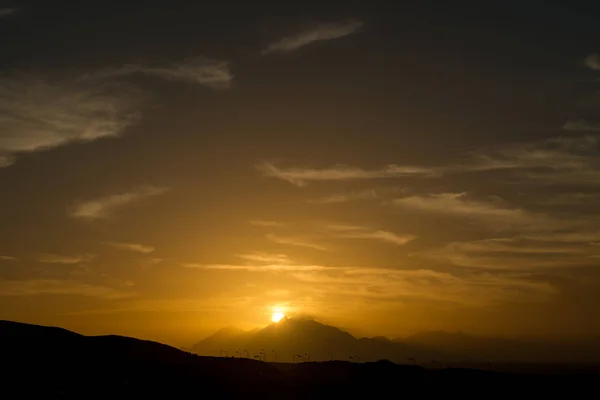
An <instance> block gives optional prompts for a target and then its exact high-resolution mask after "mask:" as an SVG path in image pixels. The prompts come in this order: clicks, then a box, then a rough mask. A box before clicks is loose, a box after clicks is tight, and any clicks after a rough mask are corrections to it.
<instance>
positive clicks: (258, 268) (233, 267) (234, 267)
mask: <svg viewBox="0 0 600 400" xmlns="http://www.w3.org/2000/svg"><path fill="white" fill-rule="evenodd" d="M183 266H184V267H186V268H198V269H220V270H229V271H252V272H285V271H288V272H290V271H315V270H321V269H323V268H324V267H322V266H320V265H288V264H282V265H280V264H264V265H243V264H241V265H238V264H194V263H188V264H183Z"/></svg>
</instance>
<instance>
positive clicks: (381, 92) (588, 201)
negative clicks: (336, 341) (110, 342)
mask: <svg viewBox="0 0 600 400" xmlns="http://www.w3.org/2000/svg"><path fill="white" fill-rule="evenodd" d="M59 3H60V2H59ZM423 3H427V2H423ZM433 3H434V2H431V4H433ZM540 3H543V2H540ZM486 7H490V8H486ZM494 7H496V8H498V9H495V8H494ZM8 10H9V9H8V8H6V9H5V11H1V10H0V47H2V48H3V49H6V50H3V53H4V54H5V55H6V57H5V56H3V57H2V61H1V62H0V318H1V319H10V320H17V321H23V322H30V323H39V324H50V325H60V326H63V327H65V328H69V329H73V330H76V331H78V332H81V333H88V334H100V333H118V334H124V335H131V336H138V337H143V338H150V339H156V340H160V341H164V342H167V343H172V344H177V345H188V344H190V343H193V342H195V341H197V340H199V339H201V338H202V337H204V336H206V335H208V334H210V333H212V332H213V331H215V330H217V329H219V328H222V327H223V326H228V325H234V326H237V327H240V328H247V329H250V328H255V327H259V326H264V325H267V324H268V323H271V317H272V314H273V312H276V311H277V312H283V313H284V314H286V315H288V316H304V315H309V316H312V317H314V318H316V319H317V320H319V321H322V322H324V323H329V324H332V325H336V326H340V327H342V328H344V329H347V330H349V331H350V332H352V333H354V334H356V335H367V336H375V335H387V336H390V337H398V336H402V335H406V334H410V333H415V332H419V331H423V330H438V329H440V330H451V331H454V330H462V331H466V332H470V333H474V334H480V335H494V336H518V335H527V336H541V337H557V336H559V337H563V336H568V337H576V336H589V335H596V334H598V333H600V322H599V321H600V320H598V319H597V318H593V317H592V315H594V313H595V310H597V307H599V306H600V295H599V293H600V270H599V269H598V268H599V267H600V207H599V206H598V204H600V202H599V201H598V200H599V199H600V157H599V153H598V140H599V138H600V113H599V111H600V101H599V97H598V92H597V90H598V87H597V82H598V79H599V78H600V61H599V60H600V56H598V52H600V48H598V47H597V42H594V38H597V37H599V36H598V34H600V31H599V30H598V28H597V24H591V23H589V22H590V21H591V20H590V18H591V16H593V15H594V14H593V12H594V10H584V9H577V8H574V7H569V6H560V5H557V4H553V5H551V4H545V3H544V5H540V7H539V8H536V7H533V6H531V5H524V4H522V3H520V2H510V1H509V2H507V3H506V4H505V7H500V6H490V5H487V6H485V5H481V6H478V7H474V8H469V9H468V12H463V11H464V10H463V11H461V8H460V7H456V8H455V9H451V8H448V6H447V5H446V6H444V5H441V4H436V5H435V7H434V6H431V7H426V6H424V5H414V6H406V9H405V11H404V12H403V13H402V14H401V15H398V14H397V13H390V12H388V10H386V9H385V7H383V8H378V7H375V5H372V4H369V3H368V2H362V1H356V2H348V4H346V5H344V6H333V5H331V6H327V7H321V8H315V7H313V6H311V5H309V4H303V3H302V4H301V3H294V2H282V4H280V5H278V6H274V7H266V6H250V5H248V6H239V5H237V6H235V7H234V6H232V5H229V6H226V5H220V6H216V5H213V6H206V5H204V6H201V5H198V4H197V3H193V2H190V3H189V4H188V5H187V6H185V7H184V6H181V7H180V6H175V5H173V6H172V7H167V8H165V9H157V8H154V7H151V6H147V7H145V6H144V7H142V8H139V7H137V6H136V7H134V6H133V5H125V6H123V5H121V3H119V4H117V3H116V2H115V4H112V3H111V2H107V4H105V5H103V6H102V7H99V8H98V9H96V10H94V13H93V14H90V11H89V10H87V9H86V8H85V7H83V6H73V5H67V4H66V3H65V4H64V5H60V4H59V5H58V6H53V7H51V8H50V7H49V6H48V5H43V4H42V3H40V4H38V5H35V4H34V3H32V4H31V5H29V6H27V7H25V6H23V7H19V6H15V7H14V8H10V11H8ZM534 11H535V12H534ZM596 11H597V10H596ZM492 15H493V16H494V18H493V19H491V18H492V17H491V16H492ZM53 21H54V22H53ZM56 21H62V22H61V28H60V29H59V28H58V27H57V26H56ZM546 24H551V25H552V26H553V30H552V32H555V33H556V35H560V40H557V39H556V37H555V36H553V35H551V34H550V33H548V34H544V33H541V32H546V31H545V30H544V29H545V28H544V27H545V26H546ZM26 32H29V33H28V34H25V33H26ZM99 32H100V33H101V34H100V33H99ZM594 46H596V47H594Z"/></svg>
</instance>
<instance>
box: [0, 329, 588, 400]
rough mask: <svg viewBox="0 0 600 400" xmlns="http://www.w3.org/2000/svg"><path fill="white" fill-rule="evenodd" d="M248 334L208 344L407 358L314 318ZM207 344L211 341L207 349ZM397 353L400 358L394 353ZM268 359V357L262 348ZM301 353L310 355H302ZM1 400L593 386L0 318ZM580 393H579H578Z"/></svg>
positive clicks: (219, 336) (582, 378)
mask: <svg viewBox="0 0 600 400" xmlns="http://www.w3.org/2000/svg"><path fill="white" fill-rule="evenodd" d="M282 322H283V323H280V324H273V325H270V326H268V327H266V328H263V329H259V330H255V331H252V332H244V331H240V330H237V329H235V328H226V329H223V330H221V331H219V332H217V333H216V334H215V335H212V336H211V337H210V338H207V339H206V340H205V341H203V342H201V343H204V345H206V346H208V345H219V344H221V343H222V342H231V341H239V343H244V344H253V345H256V346H263V347H264V348H265V350H266V349H267V348H269V347H268V346H266V344H269V342H268V341H269V340H271V341H272V342H270V344H274V345H280V346H282V348H285V345H288V346H290V350H292V349H293V350H294V351H295V350H296V349H297V348H298V347H301V348H308V349H312V350H313V352H314V353H315V354H318V352H319V350H320V349H323V348H327V349H329V348H331V347H335V348H338V347H336V343H338V342H341V343H342V346H340V347H339V348H341V349H343V350H352V351H355V352H357V354H358V352H360V351H362V352H363V353H361V354H363V356H364V357H365V358H366V357H367V356H368V355H371V356H372V357H376V356H377V354H379V353H378V352H380V351H382V352H383V351H389V352H391V353H390V354H398V355H400V354H401V355H402V356H404V355H405V354H404V352H406V351H413V349H412V348H411V347H409V346H406V345H403V344H398V343H392V342H391V341H389V340H387V339H385V338H381V337H378V338H371V339H369V338H362V339H356V338H354V337H353V336H352V335H350V334H348V333H347V332H344V331H343V330H340V329H338V328H335V327H331V326H327V325H323V324H320V323H318V322H316V321H307V320H286V321H282ZM211 343H212V344H211ZM340 351H341V350H340ZM394 351H396V352H397V353H393V352H394ZM264 353H265V354H268V353H267V352H266V351H265V352H264ZM305 354H307V353H305ZM0 363H1V365H2V375H0V376H1V377H2V379H1V380H0V394H1V395H2V396H3V398H28V397H33V398H56V397H60V398H69V399H80V398H85V399H96V398H98V399H105V398H139V397H148V398H150V397H152V398H155V397H159V398H187V397H207V396H208V397H219V398H251V399H254V398H261V399H281V398H286V399H307V398H310V399H313V398H315V399H327V398H362V397H365V398H366V397H382V398H383V397H389V396H390V394H396V395H398V393H401V394H402V395H404V396H414V397H417V396H419V397H425V398H431V397H432V396H433V395H436V396H441V395H444V396H448V395H453V394H457V395H460V396H463V397H464V396H465V395H471V394H473V395H475V394H477V395H478V396H480V395H481V394H482V393H485V392H486V390H489V388H493V390H494V394H495V395H500V394H503V395H506V396H508V395H511V394H512V395H514V393H519V394H520V395H523V394H524V393H526V392H527V393H531V394H535V395H538V396H539V395H540V394H542V393H553V394H556V393H558V391H562V393H568V394H569V395H570V396H571V397H583V394H584V393H588V392H591V390H592V389H595V387H596V385H597V383H596V382H597V381H598V376H599V371H598V369H593V368H592V369H590V368H588V369H587V370H582V371H578V372H577V373H576V374H573V373H570V374H558V375H557V374H554V375H547V374H539V373H528V374H522V373H521V374H515V373H497V372H492V371H483V370H476V369H467V368H442V367H441V366H440V365H438V366H436V367H435V368H423V367H421V366H416V365H400V364H395V363H393V362H391V361H389V360H379V361H376V362H366V363H365V362H360V363H358V362H348V361H325V362H299V363H294V364H292V363H281V362H278V363H270V362H262V361H258V360H252V359H248V358H243V357H202V356H198V355H195V354H191V353H188V352H185V351H181V350H178V349H176V348H174V347H171V346H168V345H164V344H161V343H157V342H152V341H146V340H140V339H135V338H130V337H124V336H116V335H108V336H85V335H80V334H78V333H75V332H71V331H68V330H65V329H61V328H57V327H43V326H37V325H30V324H23V323H18V322H11V321H0ZM579 393H581V395H578V394H579Z"/></svg>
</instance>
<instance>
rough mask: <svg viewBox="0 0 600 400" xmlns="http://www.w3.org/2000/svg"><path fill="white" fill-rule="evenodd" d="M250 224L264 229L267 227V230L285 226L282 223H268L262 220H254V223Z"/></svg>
mask: <svg viewBox="0 0 600 400" xmlns="http://www.w3.org/2000/svg"><path fill="white" fill-rule="evenodd" d="M250 223H251V224H252V225H255V226H262V227H265V228H279V227H282V226H284V224H283V223H281V222H277V221H267V220H261V219H255V220H252V221H250Z"/></svg>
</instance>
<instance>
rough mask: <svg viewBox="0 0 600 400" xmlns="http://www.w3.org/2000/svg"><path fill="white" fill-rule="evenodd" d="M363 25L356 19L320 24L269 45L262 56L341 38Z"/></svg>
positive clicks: (358, 29) (356, 30)
mask: <svg viewBox="0 0 600 400" xmlns="http://www.w3.org/2000/svg"><path fill="white" fill-rule="evenodd" d="M363 26H364V23H363V22H362V21H359V20H356V19H347V20H344V21H340V22H329V23H321V24H318V25H316V26H313V27H310V28H308V29H305V30H303V31H300V32H298V33H296V34H293V35H289V36H286V37H284V38H282V39H280V40H277V41H275V42H273V43H271V44H269V45H268V46H267V47H266V48H265V49H264V50H263V51H262V54H270V53H288V52H290V51H294V50H297V49H299V48H301V47H304V46H306V45H309V44H311V43H315V42H319V41H323V40H332V39H338V38H342V37H344V36H348V35H351V34H353V33H357V32H359V31H360V30H361V29H362V27H363Z"/></svg>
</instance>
